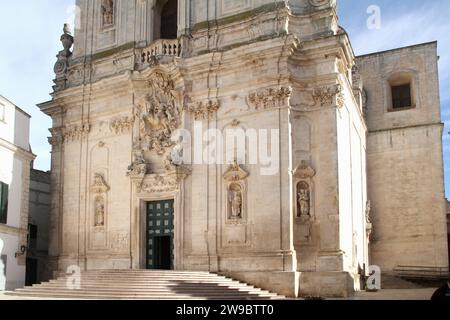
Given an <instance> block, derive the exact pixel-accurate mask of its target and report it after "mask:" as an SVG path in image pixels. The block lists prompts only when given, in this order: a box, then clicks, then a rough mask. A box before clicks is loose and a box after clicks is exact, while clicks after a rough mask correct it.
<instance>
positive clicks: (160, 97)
mask: <svg viewBox="0 0 450 320" xmlns="http://www.w3.org/2000/svg"><path fill="white" fill-rule="evenodd" d="M178 101H179V99H178V94H177V92H176V91H175V90H174V83H173V81H172V80H171V79H170V78H169V77H168V76H166V75H164V74H163V73H161V72H159V71H156V72H155V73H153V74H152V76H151V78H150V81H149V93H148V94H147V95H146V96H145V97H144V98H143V99H141V100H140V101H139V102H138V103H137V106H136V107H135V112H134V119H135V122H137V124H138V127H139V138H138V140H136V141H135V143H134V149H135V150H144V151H155V152H156V153H157V154H159V155H163V154H165V153H166V150H167V149H168V148H170V147H173V146H174V144H175V143H174V142H173V141H172V139H171V137H172V134H173V133H174V131H175V130H176V129H178V128H179V127H180V125H181V112H180V108H179V106H178V104H179V103H178Z"/></svg>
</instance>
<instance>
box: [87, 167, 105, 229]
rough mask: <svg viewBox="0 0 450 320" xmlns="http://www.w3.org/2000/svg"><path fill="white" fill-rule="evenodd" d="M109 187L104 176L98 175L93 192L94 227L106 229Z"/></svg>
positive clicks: (96, 175)
mask: <svg viewBox="0 0 450 320" xmlns="http://www.w3.org/2000/svg"><path fill="white" fill-rule="evenodd" d="M108 191H109V186H108V185H107V184H106V182H105V179H104V177H103V175H101V174H99V173H96V174H95V175H94V182H93V184H92V186H91V192H92V193H93V199H94V227H95V228H104V227H105V225H106V194H107V192H108Z"/></svg>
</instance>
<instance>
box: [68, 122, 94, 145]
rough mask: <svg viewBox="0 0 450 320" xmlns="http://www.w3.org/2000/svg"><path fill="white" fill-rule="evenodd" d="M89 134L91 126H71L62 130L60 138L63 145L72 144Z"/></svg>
mask: <svg viewBox="0 0 450 320" xmlns="http://www.w3.org/2000/svg"><path fill="white" fill-rule="evenodd" d="M90 132H91V125H90V124H88V123H85V124H80V125H72V126H69V127H64V128H62V138H63V142H64V143H68V142H73V141H77V140H80V139H82V138H85V137H86V136H87V135H88V134H89V133H90Z"/></svg>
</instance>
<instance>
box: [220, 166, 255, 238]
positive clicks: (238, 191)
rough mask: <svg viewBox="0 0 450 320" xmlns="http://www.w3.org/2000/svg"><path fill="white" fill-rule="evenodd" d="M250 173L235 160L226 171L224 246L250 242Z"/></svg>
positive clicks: (224, 177) (224, 176)
mask: <svg viewBox="0 0 450 320" xmlns="http://www.w3.org/2000/svg"><path fill="white" fill-rule="evenodd" d="M248 176H249V173H248V172H247V171H245V170H244V169H243V168H242V167H241V166H240V165H239V164H238V162H237V161H235V162H234V163H233V164H232V165H231V166H230V167H229V168H228V170H227V171H226V172H225V173H224V175H223V179H224V184H225V194H224V199H225V226H224V230H223V231H224V234H223V240H224V246H226V247H227V246H245V245H247V242H248V237H247V229H248V226H247V224H248V212H247V210H248V209H247V189H248V187H247V178H248Z"/></svg>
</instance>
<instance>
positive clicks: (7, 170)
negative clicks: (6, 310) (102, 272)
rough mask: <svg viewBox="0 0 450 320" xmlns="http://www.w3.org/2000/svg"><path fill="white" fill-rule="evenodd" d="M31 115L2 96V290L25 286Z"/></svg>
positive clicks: (0, 278)
mask: <svg viewBox="0 0 450 320" xmlns="http://www.w3.org/2000/svg"><path fill="white" fill-rule="evenodd" d="M29 131H30V116H29V115H28V114H26V113H25V112H24V111H23V110H21V109H20V108H18V107H17V106H15V105H14V104H13V103H12V102H11V101H8V100H7V99H6V98H4V97H3V96H1V95H0V185H1V189H0V192H1V199H0V208H1V210H0V252H1V263H0V291H1V290H12V289H15V288H19V287H23V286H24V283H25V262H26V252H25V251H26V247H27V226H28V195H29V183H30V181H29V179H30V163H31V161H32V160H34V158H35V156H34V155H33V154H32V153H31V149H30V145H29Z"/></svg>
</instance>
